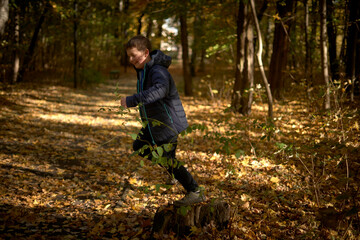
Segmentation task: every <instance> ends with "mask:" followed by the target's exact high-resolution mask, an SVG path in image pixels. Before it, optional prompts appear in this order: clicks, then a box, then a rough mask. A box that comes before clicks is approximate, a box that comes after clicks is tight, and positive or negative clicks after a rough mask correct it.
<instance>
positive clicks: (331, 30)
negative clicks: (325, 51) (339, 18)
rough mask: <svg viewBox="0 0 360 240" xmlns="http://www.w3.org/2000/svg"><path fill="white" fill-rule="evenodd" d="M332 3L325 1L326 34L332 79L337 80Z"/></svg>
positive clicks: (337, 70) (337, 67)
mask: <svg viewBox="0 0 360 240" xmlns="http://www.w3.org/2000/svg"><path fill="white" fill-rule="evenodd" d="M334 17H335V16H334V3H333V0H326V19H327V33H328V41H329V60H330V70H331V71H330V72H331V76H332V79H333V80H335V79H339V61H338V58H337V54H336V52H337V51H336V48H337V45H336V36H337V33H336V32H337V31H336V28H335V25H334Z"/></svg>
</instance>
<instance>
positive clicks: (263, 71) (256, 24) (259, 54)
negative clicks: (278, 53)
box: [250, 0, 274, 121]
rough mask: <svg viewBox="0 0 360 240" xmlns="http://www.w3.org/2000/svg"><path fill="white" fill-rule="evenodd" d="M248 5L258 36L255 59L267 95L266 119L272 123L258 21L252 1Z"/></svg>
mask: <svg viewBox="0 0 360 240" xmlns="http://www.w3.org/2000/svg"><path fill="white" fill-rule="evenodd" d="M250 4H251V9H252V14H253V17H254V22H255V27H256V32H257V36H258V43H259V48H258V52H257V53H256V57H257V61H258V64H259V68H260V72H261V77H262V79H263V82H264V85H265V89H266V94H267V97H268V117H269V119H270V121H272V120H273V118H274V113H273V99H272V94H271V90H270V87H269V83H268V81H267V78H266V75H265V70H264V66H263V63H262V58H261V56H262V50H263V43H262V37H261V31H260V26H259V22H258V19H257V17H256V10H255V3H254V0H250Z"/></svg>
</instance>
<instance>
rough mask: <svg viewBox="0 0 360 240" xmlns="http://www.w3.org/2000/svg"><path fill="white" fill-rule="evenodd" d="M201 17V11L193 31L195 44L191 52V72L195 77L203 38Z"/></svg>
mask: <svg viewBox="0 0 360 240" xmlns="http://www.w3.org/2000/svg"><path fill="white" fill-rule="evenodd" d="M201 23H202V21H201V19H200V13H199V14H196V16H195V20H194V26H193V31H194V34H193V36H194V40H193V45H192V53H191V62H190V72H191V76H192V77H195V75H196V59H197V53H198V51H199V49H200V44H201V42H200V38H201V30H202V26H201Z"/></svg>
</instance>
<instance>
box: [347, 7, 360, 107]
mask: <svg viewBox="0 0 360 240" xmlns="http://www.w3.org/2000/svg"><path fill="white" fill-rule="evenodd" d="M359 9H360V3H359V1H358V0H350V2H349V10H350V15H349V24H350V25H349V27H348V34H347V49H346V77H347V79H350V81H351V92H350V99H351V101H354V90H355V80H356V74H359V72H360V63H359V62H358V61H356V60H358V59H359V58H360V56H357V55H359V48H360V43H359V40H360V30H359V28H360V23H359V22H360V20H359V19H360V10H359Z"/></svg>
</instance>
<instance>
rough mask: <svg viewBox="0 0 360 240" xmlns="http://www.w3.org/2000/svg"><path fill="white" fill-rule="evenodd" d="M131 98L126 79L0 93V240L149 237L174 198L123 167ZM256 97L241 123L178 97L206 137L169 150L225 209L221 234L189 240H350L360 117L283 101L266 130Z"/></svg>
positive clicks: (175, 193) (175, 192)
mask: <svg viewBox="0 0 360 240" xmlns="http://www.w3.org/2000/svg"><path fill="white" fill-rule="evenodd" d="M134 87H135V80H134V76H133V75H129V74H128V75H123V76H121V78H120V79H119V80H116V81H115V80H108V81H106V82H105V83H103V84H100V85H98V86H96V87H92V88H89V89H86V90H84V89H83V90H74V89H72V88H71V87H66V86H61V85H55V86H53V85H48V84H38V85H32V84H29V83H23V84H18V85H16V86H12V87H8V88H6V89H2V90H1V91H0V109H1V111H0V136H1V138H0V239H146V238H148V237H150V233H151V226H152V219H153V216H154V214H155V212H156V210H157V208H158V207H159V206H161V205H166V204H168V203H172V202H173V201H174V200H176V199H179V198H181V196H182V194H183V190H182V188H181V186H179V185H175V186H173V187H172V188H171V189H169V190H167V189H165V188H162V187H160V188H159V187H157V186H159V185H158V184H164V183H165V182H166V180H167V174H166V172H165V170H164V169H162V168H161V167H159V166H154V165H151V164H150V162H145V165H144V166H140V161H141V159H140V158H139V157H129V155H130V154H131V153H132V150H131V149H132V138H131V136H130V134H132V133H137V130H138V129H139V127H140V124H139V123H138V122H137V121H136V117H137V114H138V113H137V111H136V109H134V110H132V111H131V112H130V113H127V114H125V115H121V114H119V113H118V112H119V111H118V106H119V101H118V98H117V97H116V96H117V94H120V95H126V94H129V93H132V92H133V91H134V90H135V88H134ZM115 93H117V94H115ZM302 95H304V96H305V94H302ZM261 96H262V93H261V92H260V90H259V92H257V93H256V94H255V103H254V106H253V112H252V115H251V116H250V117H244V116H240V115H238V114H234V113H231V112H230V111H226V109H227V108H228V106H229V102H227V101H225V100H221V101H220V100H219V101H215V100H211V101H209V100H206V99H204V98H199V97H182V100H183V104H184V107H185V110H186V112H187V116H188V119H189V122H190V124H201V125H203V126H206V130H205V131H199V130H197V131H193V132H192V133H189V134H187V135H185V136H183V137H181V138H180V140H179V146H178V152H177V153H178V155H177V156H178V159H179V160H181V161H183V162H185V163H186V165H187V167H188V169H189V171H190V172H191V173H193V175H194V176H195V178H196V179H197V181H198V182H199V183H200V184H201V185H202V186H203V187H204V189H205V192H206V195H207V197H208V199H209V201H210V200H212V199H221V200H224V201H227V202H228V203H230V204H231V205H232V209H233V212H232V217H231V222H230V223H229V228H228V229H226V230H223V231H221V232H220V231H217V230H216V229H214V228H213V227H212V226H207V227H206V228H203V229H196V228H193V229H192V230H193V233H192V235H191V236H189V237H188V238H189V239H331V238H333V239H356V238H358V234H359V232H360V226H359V224H360V221H359V169H360V168H359V167H360V159H359V156H360V155H359V138H360V133H359V123H360V121H359V119H360V118H359V114H360V112H359V109H358V108H356V107H354V106H349V105H346V104H344V106H347V107H343V108H341V109H340V107H337V108H336V111H332V112H330V113H317V112H316V111H314V110H313V109H312V107H311V106H312V105H311V104H312V103H311V104H310V105H309V104H307V103H306V101H305V100H304V99H303V98H302V97H301V94H300V92H298V91H297V90H292V92H290V94H289V96H291V98H290V97H289V98H288V100H287V101H286V102H282V103H278V104H277V105H276V107H275V116H276V120H275V122H274V125H269V124H268V123H267V122H266V114H267V113H266V111H267V110H266V104H265V103H266V99H265V98H264V97H261ZM300 99H301V100H300ZM164 238H165V239H171V238H173V236H172V235H169V236H165V237H164Z"/></svg>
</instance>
